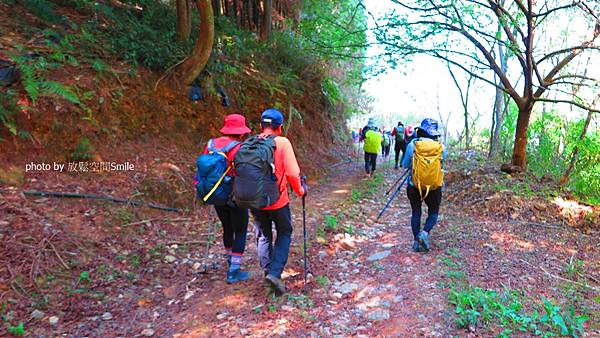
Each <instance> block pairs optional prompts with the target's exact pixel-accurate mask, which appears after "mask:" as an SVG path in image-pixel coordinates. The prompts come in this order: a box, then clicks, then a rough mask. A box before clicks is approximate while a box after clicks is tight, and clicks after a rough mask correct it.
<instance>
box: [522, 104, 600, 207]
mask: <svg viewBox="0 0 600 338" xmlns="http://www.w3.org/2000/svg"><path fill="white" fill-rule="evenodd" d="M584 123H585V119H580V120H576V121H569V120H568V119H565V118H564V117H563V116H562V114H561V113H560V112H558V111H556V110H552V111H548V112H543V113H542V114H541V116H535V117H534V119H533V120H532V122H531V124H530V127H529V130H528V134H529V136H528V137H529V144H528V149H527V150H528V163H529V170H530V171H531V172H532V173H533V174H534V175H535V176H537V177H547V178H548V177H549V178H551V179H553V180H555V181H558V180H559V179H560V178H561V176H562V175H563V173H564V172H565V171H566V169H567V167H568V165H569V162H570V161H571V159H572V156H573V153H574V149H575V148H576V147H577V148H579V157H578V159H577V162H576V165H575V167H574V170H573V173H572V174H571V179H570V181H569V185H568V187H569V189H571V190H572V191H573V192H575V194H576V195H577V196H578V197H580V198H582V199H583V200H585V201H587V202H589V203H592V204H599V203H600V191H598V189H597V188H596V187H598V186H600V131H599V130H594V129H593V128H591V130H589V131H588V133H587V135H586V137H585V138H584V139H583V140H580V139H579V138H580V135H581V132H582V130H583V126H584Z"/></svg>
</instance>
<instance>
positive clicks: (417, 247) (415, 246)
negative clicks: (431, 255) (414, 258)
mask: <svg viewBox="0 0 600 338" xmlns="http://www.w3.org/2000/svg"><path fill="white" fill-rule="evenodd" d="M413 251H414V252H420V251H421V246H420V245H419V241H417V240H415V241H414V242H413Z"/></svg>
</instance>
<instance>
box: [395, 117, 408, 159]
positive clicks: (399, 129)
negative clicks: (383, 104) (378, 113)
mask: <svg viewBox="0 0 600 338" xmlns="http://www.w3.org/2000/svg"><path fill="white" fill-rule="evenodd" d="M392 136H393V137H394V139H395V140H396V145H395V146H394V152H395V153H396V154H395V155H396V156H395V158H394V159H395V164H394V169H398V164H399V163H400V164H402V163H401V162H398V161H399V160H400V151H402V157H404V153H405V152H406V142H405V140H404V124H402V122H400V121H399V122H398V125H397V126H396V127H395V128H394V130H392Z"/></svg>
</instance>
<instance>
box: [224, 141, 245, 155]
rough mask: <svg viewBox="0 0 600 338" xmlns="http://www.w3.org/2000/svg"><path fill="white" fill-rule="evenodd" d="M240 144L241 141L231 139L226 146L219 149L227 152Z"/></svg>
mask: <svg viewBox="0 0 600 338" xmlns="http://www.w3.org/2000/svg"><path fill="white" fill-rule="evenodd" d="M238 144H240V142H239V141H231V142H229V143H228V144H227V145H226V146H224V147H223V148H221V149H219V151H220V152H223V153H226V154H227V153H228V152H229V151H230V150H231V149H233V148H235V147H236V146H237V145H238Z"/></svg>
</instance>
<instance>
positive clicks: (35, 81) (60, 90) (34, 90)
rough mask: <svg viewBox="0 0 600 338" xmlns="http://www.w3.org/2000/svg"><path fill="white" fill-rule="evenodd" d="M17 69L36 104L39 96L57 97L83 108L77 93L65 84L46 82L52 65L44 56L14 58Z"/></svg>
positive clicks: (28, 93)
mask: <svg viewBox="0 0 600 338" xmlns="http://www.w3.org/2000/svg"><path fill="white" fill-rule="evenodd" d="M14 60H15V62H16V64H17V68H18V69H19V71H20V72H21V83H22V84H23V88H25V91H26V92H27V95H29V98H31V101H32V102H33V103H35V101H36V100H37V99H38V97H39V96H44V95H46V96H47V95H57V96H59V97H61V98H63V99H65V100H67V101H69V102H71V103H74V104H76V105H78V106H82V102H81V100H80V98H79V96H78V95H77V93H76V92H75V91H74V90H73V89H72V88H69V87H68V86H66V85H64V84H63V83H60V82H57V81H51V80H46V79H45V78H44V75H45V73H46V71H47V69H48V68H49V67H51V65H50V64H49V63H48V62H47V60H46V58H45V57H43V56H40V57H37V58H31V57H28V56H18V57H15V58H14Z"/></svg>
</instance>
